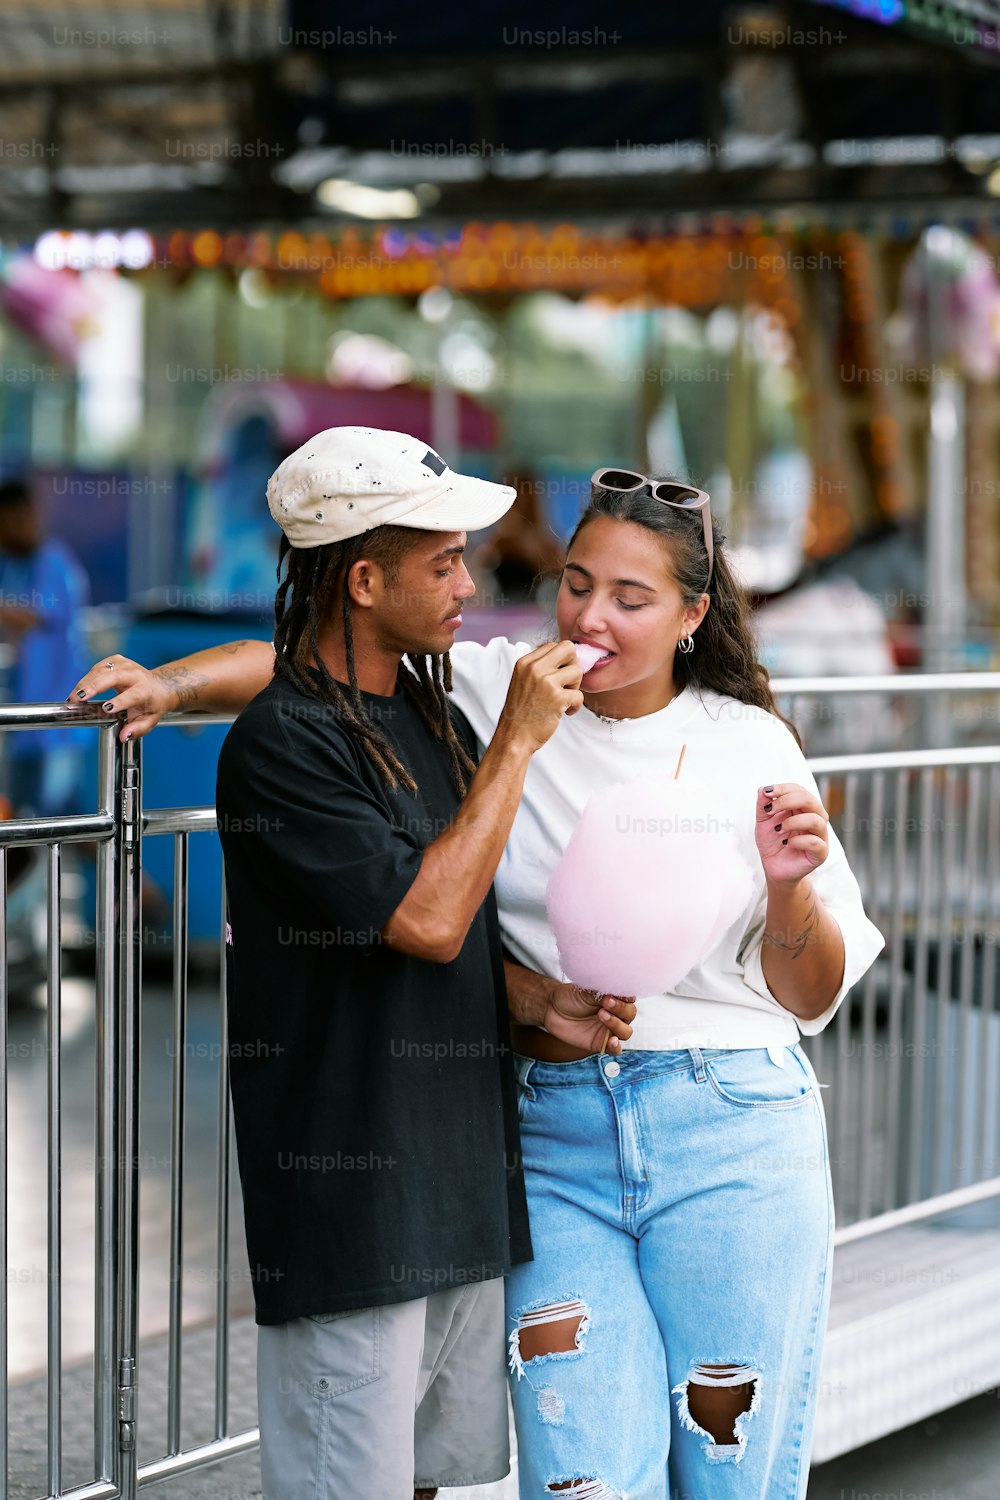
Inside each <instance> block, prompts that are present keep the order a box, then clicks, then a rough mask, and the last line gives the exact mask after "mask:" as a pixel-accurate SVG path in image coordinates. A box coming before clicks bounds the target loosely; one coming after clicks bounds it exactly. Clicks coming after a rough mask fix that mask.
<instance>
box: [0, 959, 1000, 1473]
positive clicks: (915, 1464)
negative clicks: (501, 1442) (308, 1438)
mask: <svg viewBox="0 0 1000 1500" xmlns="http://www.w3.org/2000/svg"><path fill="white" fill-rule="evenodd" d="M44 1036H45V1018H44V1013H43V1012H41V1011H39V1010H35V1011H30V1010H25V1011H19V1012H15V1013H14V1015H13V1016H12V1020H11V1029H10V1054H9V1070H10V1101H9V1111H8V1113H9V1127H8V1135H9V1146H10V1210H11V1223H10V1230H9V1259H8V1281H9V1286H8V1294H9V1307H10V1369H11V1378H12V1380H13V1382H14V1384H13V1386H12V1390H11V1403H10V1404H11V1428H10V1439H11V1441H10V1451H9V1460H8V1461H9V1472H10V1476H11V1484H10V1496H11V1500H33V1497H35V1496H38V1495H41V1494H44V1493H45V1492H46V1470H45V1390H44V1381H42V1380H40V1378H39V1371H40V1370H41V1369H42V1368H43V1366H44V1358H45V1338H46V1332H45V1330H46V1323H45V1296H46V1287H47V1280H46V1260H45V1191H44V1181H45V1178H44V1160H45V1047H44ZM188 1041H189V1047H188V1057H187V1067H188V1091H187V1093H188V1120H187V1130H186V1153H187V1154H186V1163H185V1169H186V1182H187V1187H186V1191H185V1199H184V1208H185V1232H184V1320H185V1324H186V1325H189V1326H188V1327H187V1329H186V1332H185V1338H184V1356H183V1362H182V1395H183V1399H182V1408H181V1409H182V1440H183V1444H184V1445H185V1446H187V1445H189V1444H192V1443H197V1442H203V1441H206V1440H208V1439H209V1438H210V1437H211V1436H212V1431H213V1413H214V1362H215V1352H214V1351H215V1335H214V1330H213V1329H212V1328H211V1327H207V1326H205V1325H206V1323H207V1322H208V1320H210V1319H211V1318H212V1316H213V1312H214V1304H215V1295H216V1287H217V1278H216V1273H215V1244H216V1240H215V1152H216V1141H215V1121H216V1107H217V1068H218V1047H217V995H216V992H215V990H214V988H213V987H211V986H209V985H205V984H202V985H199V986H196V987H195V988H194V990H193V991H192V994H191V998H190V1017H189V1032H188ZM142 1051H143V1084H142V1100H141V1103H142V1108H141V1121H142V1131H141V1173H142V1229H141V1256H142V1271H141V1279H140V1304H139V1306H140V1333H141V1335H142V1345H141V1359H140V1383H139V1396H140V1404H139V1429H138V1430H139V1433H140V1462H141V1463H145V1462H149V1461H152V1460H153V1459H155V1458H158V1457H159V1456H161V1455H162V1454H163V1452H164V1451H165V1434H166V1385H167V1376H166V1372H167V1364H166V1357H167V1356H166V1341H165V1338H164V1330H165V1328H166V1324H167V1318H166V1308H167V1288H168V1280H167V1251H166V1246H167V1230H168V1225H169V1206H170V1205H169V1149H168V1148H169V1138H168V1124H169V1101H170V1087H169V1075H170V1061H171V1058H170V1051H171V1048H170V996H169V989H168V988H166V987H164V986H162V985H155V984H151V985H149V986H148V987H147V991H146V995H145V998H144V1000H143V1006H142ZM93 1077H94V1037H93V1023H92V998H91V992H90V985H89V983H88V982H87V981H86V980H84V979H72V980H67V982H66V985H65V995H64V1019H63V1100H64V1119H63V1146H64V1156H65V1162H64V1171H63V1179H62V1197H63V1215H64V1239H63V1284H64V1309H63V1359H64V1369H65V1374H64V1390H63V1408H64V1410H63V1416H64V1430H63V1462H64V1472H63V1484H64V1487H68V1486H70V1485H72V1484H76V1483H81V1482H85V1481H86V1480H87V1479H88V1478H89V1477H90V1476H91V1473H92V1470H91V1468H90V1464H91V1459H92V1381H91V1374H90V1369H89V1360H87V1358H86V1357H87V1356H88V1355H89V1352H90V1350H91V1348H92V1341H93V1274H94V1273H93V1254H92V1236H93V1165H94V1163H93V1156H94V1147H93V1112H94V1100H93ZM229 1284H230V1289H231V1305H232V1310H233V1314H234V1317H233V1322H232V1331H231V1340H232V1344H231V1356H230V1380H229V1403H230V1418H231V1423H230V1428H231V1430H242V1429H244V1428H248V1427H252V1426H253V1425H254V1424H255V1421H256V1414H255V1410H254V1395H253V1375H252V1372H253V1363H254V1339H255V1334H254V1325H253V1322H252V1319H251V1318H250V1317H248V1316H247V1314H248V1313H249V1311H250V1309H251V1306H252V1299H251V1294H250V1286H249V1280H248V1277H247V1273H246V1263H245V1252H244V1247H243V1238H242V1220H241V1216H240V1208H239V1201H238V1197H236V1196H234V1199H233V1220H232V1234H231V1264H230V1272H229ZM998 1416H1000V1392H998V1391H993V1392H990V1393H987V1394H985V1395H982V1396H979V1397H977V1398H976V1399H974V1400H971V1401H967V1402H965V1403H963V1404H962V1405H960V1406H957V1407H953V1408H951V1409H950V1410H948V1411H945V1412H943V1413H941V1414H939V1415H938V1416H936V1417H935V1418H934V1419H933V1420H930V1421H924V1422H920V1423H918V1424H917V1425H915V1426H914V1427H911V1428H909V1429H907V1430H905V1431H903V1432H899V1433H896V1434H894V1435H892V1436H891V1437H888V1438H886V1439H884V1440H882V1441H881V1442H878V1443H874V1444H872V1445H870V1446H869V1447H867V1448H863V1449H860V1450H858V1451H856V1452H855V1453H852V1454H849V1455H846V1456H845V1457H843V1458H840V1459H838V1460H836V1461H834V1462H832V1463H829V1464H826V1465H823V1466H820V1467H819V1468H817V1469H815V1470H814V1472H813V1475H812V1477H811V1481H810V1487H809V1496H810V1500H870V1497H874V1496H876V1495H879V1496H881V1497H882V1500H998V1497H1000V1420H998ZM155 1493H156V1494H158V1495H159V1496H160V1497H163V1500H182V1497H183V1500H201V1497H206V1500H208V1497H213V1500H256V1497H258V1496H259V1494H260V1484H259V1475H258V1465H257V1459H256V1455H255V1454H252V1453H251V1454H246V1455H243V1456H241V1457H239V1458H237V1459H234V1460H229V1461H227V1462H225V1463H223V1464H218V1465H213V1466H211V1467H210V1468H207V1469H203V1470H201V1471H198V1472H195V1473H189V1474H186V1475H183V1476H181V1477H180V1478H178V1479H177V1480H172V1481H169V1482H164V1483H161V1484H158V1485H157V1486H156V1487H155ZM446 1494H447V1496H449V1497H450V1500H472V1497H473V1496H475V1497H477V1500H514V1497H515V1496H516V1482H515V1480H514V1478H513V1476H512V1477H511V1479H509V1480H508V1481H506V1482H505V1483H504V1484H501V1485H493V1486H485V1487H480V1488H479V1489H477V1490H466V1491H458V1490H453V1491H448V1492H442V1500H445V1495H446Z"/></svg>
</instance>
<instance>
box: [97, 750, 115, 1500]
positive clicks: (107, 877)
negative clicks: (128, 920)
mask: <svg viewBox="0 0 1000 1500" xmlns="http://www.w3.org/2000/svg"><path fill="white" fill-rule="evenodd" d="M119 727H120V726H119V724H118V723H117V722H116V723H113V724H108V725H106V726H104V727H102V728H101V729H100V730H98V731H97V732H98V734H99V735H100V741H99V748H98V767H97V781H98V810H99V811H100V812H102V813H107V814H110V815H111V816H112V817H114V818H115V820H116V822H117V821H118V810H119V806H120V801H121V798H120V795H119V792H118V780H119V774H120V771H119V766H118V756H117V754H116V746H117V744H118V730H119ZM119 846H120V839H119V837H118V834H117V833H116V834H115V836H114V837H113V838H111V839H103V840H102V841H101V842H100V843H99V844H98V845H97V900H96V907H95V914H94V939H95V955H94V974H95V990H96V1001H97V1023H96V1032H97V1036H96V1043H97V1047H96V1056H97V1087H96V1111H95V1121H94V1144H95V1153H94V1154H95V1157H96V1160H97V1171H96V1173H95V1174H94V1196H95V1203H94V1224H95V1255H94V1460H95V1466H96V1469H97V1473H98V1474H99V1475H100V1477H101V1478H102V1479H107V1480H111V1481H113V1482H114V1483H115V1484H117V1483H118V1427H117V1422H118V1367H117V1352H116V1351H117V1347H118V1336H117V1331H116V1330H117V1311H118V1308H117V1287H118V1281H119V1276H118V1192H117V1172H116V1163H117V1159H118V1152H117V1141H118V1137H119V1130H120V1111H119V1099H118V1086H117V1079H118V1023H117V1014H118V1011H117V1002H116V994H117V989H116V986H117V977H118V976H117V967H118V965H117V953H118V948H117V934H116V930H115V915H116V912H117V908H118V899H117V892H118V884H117V882H118V869H119Z"/></svg>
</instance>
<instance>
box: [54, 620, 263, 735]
mask: <svg viewBox="0 0 1000 1500" xmlns="http://www.w3.org/2000/svg"><path fill="white" fill-rule="evenodd" d="M273 675H274V651H273V649H272V647H271V645H270V644H269V642H267V641H228V642H227V643H226V644H225V645H223V646H210V647H209V648H208V649H207V650H206V651H196V652H194V653H193V655H191V656H182V657H180V658H179V659H178V660H177V661H169V662H166V663H164V665H163V666H162V667H156V668H154V669H153V670H152V671H150V670H149V668H148V667H142V666H140V665H139V663H138V662H137V661H130V660H129V658H128V657H127V656H107V657H105V658H104V659H103V660H102V661H98V662H95V663H94V665H93V666H92V667H91V668H90V671H89V672H87V674H86V675H85V676H84V677H81V679H80V681H79V682H78V683H77V684H76V686H75V687H74V688H73V690H72V692H71V693H70V694H69V695H68V697H67V700H66V701H67V702H68V703H86V702H87V701H88V700H89V699H90V698H94V697H96V696H98V695H100V694H101V693H107V692H113V693H114V697H112V698H108V699H106V700H105V702H104V705H103V707H104V708H105V709H106V710H107V712H108V713H113V714H119V713H122V712H123V711H125V710H127V711H128V722H127V724H126V725H125V726H124V727H123V729H122V730H121V733H120V734H119V736H118V738H119V739H121V740H127V739H139V738H141V736H142V735H144V734H148V733H149V731H150V730H151V729H152V728H154V727H155V725H157V724H158V723H159V722H160V720H161V719H162V717H163V715H164V714H168V713H175V712H177V711H178V710H180V709H186V710H192V709H195V710H201V711H203V712H205V713H239V711H240V709H242V708H246V706H247V704H248V703H249V702H250V700H251V699H252V698H256V696H257V694H258V693H259V692H260V691H261V690H262V689H263V688H265V687H267V684H268V683H269V682H270V680H271V678H272V676H273Z"/></svg>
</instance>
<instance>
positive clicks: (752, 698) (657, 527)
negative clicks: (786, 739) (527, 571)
mask: <svg viewBox="0 0 1000 1500" xmlns="http://www.w3.org/2000/svg"><path fill="white" fill-rule="evenodd" d="M654 477H655V478H656V479H658V480H667V481H669V482H672V483H679V484H686V483H687V481H686V480H678V479H676V477H675V476H674V475H672V474H658V475H656V476H654ZM596 516H610V517H611V519H612V520H614V521H633V522H635V523H636V525H638V526H645V528H646V529H647V531H652V532H655V533H656V535H657V536H661V537H663V538H664V540H665V541H666V543H667V544H668V545H667V547H666V548H665V549H664V550H665V552H666V553H667V557H668V562H669V566H670V570H671V573H672V575H673V577H674V580H675V582H676V583H677V586H678V588H679V589H680V591H681V597H682V599H683V601H684V605H685V607H686V606H688V605H692V604H697V603H698V601H699V599H700V598H701V596H702V594H705V593H707V594H708V595H709V598H710V600H711V603H710V604H709V607H708V611H707V613H706V614H705V617H704V619H703V620H702V622H701V624H700V625H699V626H698V629H697V630H696V631H695V632H694V636H693V639H694V642H695V648H694V650H693V651H692V652H690V653H689V654H687V655H685V654H684V653H683V652H681V651H678V652H676V653H675V655H674V663H673V674H674V682H675V683H676V684H677V689H678V691H681V690H682V689H683V688H685V687H687V686H688V685H689V684H690V685H691V686H693V687H695V688H709V689H710V690H711V691H712V692H715V693H721V694H722V695H723V696H724V697H728V698H735V699H736V700H737V702H739V703H748V704H751V705H753V706H754V707H756V708H763V709H766V710H767V712H768V713H772V714H774V715H775V717H776V718H778V719H780V720H781V722H782V723H783V724H785V725H787V727H788V728H789V729H790V730H791V732H792V734H793V735H794V736H795V741H796V743H797V744H798V746H799V748H800V749H801V748H802V740H801V737H800V735H799V732H798V730H797V729H796V728H795V725H794V724H792V723H791V722H790V720H788V719H786V718H785V716H784V714H783V713H781V712H780V711H779V709H778V705H777V703H776V701H775V697H774V694H773V692H772V691H771V681H770V677H769V676H768V672H767V668H766V667H764V666H763V665H762V664H761V662H760V661H759V660H758V657H757V644H756V641H755V640H754V637H753V633H752V631H751V628H750V603H749V600H748V598H747V594H746V590H745V589H744V588H743V586H742V584H740V583H739V581H738V580H737V578H736V576H735V574H734V573H733V570H732V568H731V567H730V565H729V558H728V556H727V555H726V552H725V547H724V544H725V540H726V538H725V536H724V534H723V533H722V532H721V530H720V529H719V526H718V523H717V522H716V521H715V520H714V519H713V521H712V544H713V547H714V549H715V559H714V564H713V567H712V577H711V579H710V580H708V582H707V583H706V579H708V553H707V552H706V550H705V538H704V534H703V532H702V524H701V512H700V511H696V512H693V513H692V514H690V515H685V514H684V512H683V511H680V510H675V509H674V508H673V507H672V506H669V505H663V504H662V503H661V502H660V501H659V500H654V499H653V497H652V495H650V494H649V493H648V492H646V491H644V490H635V491H632V492H631V493H630V494H627V495H623V494H621V493H620V492H619V491H617V490H605V489H600V488H595V489H593V490H592V491H591V497H590V502H589V504H588V505H587V508H586V510H584V512H583V514H582V515H581V517H580V519H579V521H578V522H577V524H576V529H575V530H574V532H573V535H572V536H571V537H570V540H569V544H568V546H567V549H566V550H567V553H568V552H569V550H570V549H571V548H572V546H573V543H574V542H575V541H576V539H577V537H578V536H579V535H580V532H581V531H582V530H583V528H584V527H585V526H587V525H588V524H589V523H590V522H591V521H592V520H594V518H595V517H596Z"/></svg>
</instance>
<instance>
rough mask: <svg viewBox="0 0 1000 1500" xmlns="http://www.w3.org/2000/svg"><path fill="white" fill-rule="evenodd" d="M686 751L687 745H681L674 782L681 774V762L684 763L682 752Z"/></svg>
mask: <svg viewBox="0 0 1000 1500" xmlns="http://www.w3.org/2000/svg"><path fill="white" fill-rule="evenodd" d="M686 749H687V745H682V746H681V753H680V758H679V760H678V762H677V770H676V771H675V772H674V780H675V781H676V780H677V778H678V776H679V775H680V774H681V765H682V764H683V761H684V752H685V750H686Z"/></svg>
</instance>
